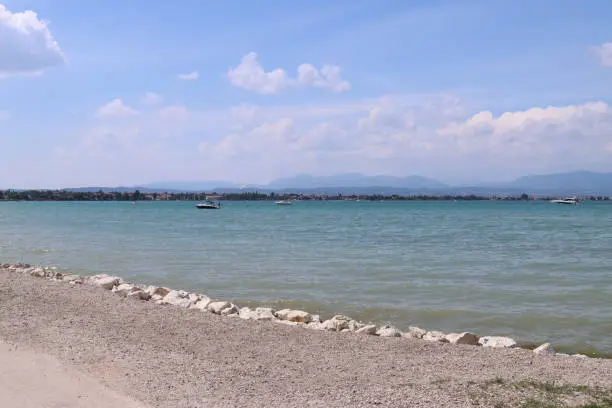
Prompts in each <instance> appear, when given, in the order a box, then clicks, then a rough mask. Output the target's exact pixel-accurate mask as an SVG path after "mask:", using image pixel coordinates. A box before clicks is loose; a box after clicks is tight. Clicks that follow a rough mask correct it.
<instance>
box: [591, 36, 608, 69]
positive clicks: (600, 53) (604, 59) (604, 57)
mask: <svg viewBox="0 0 612 408" xmlns="http://www.w3.org/2000/svg"><path fill="white" fill-rule="evenodd" d="M593 51H594V52H595V54H596V55H597V57H598V58H599V62H600V63H601V65H603V66H604V67H608V68H612V42H607V43H604V44H602V45H600V46H597V47H593Z"/></svg>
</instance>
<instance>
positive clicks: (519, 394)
mask: <svg viewBox="0 0 612 408" xmlns="http://www.w3.org/2000/svg"><path fill="white" fill-rule="evenodd" d="M470 385H473V386H474V387H475V388H476V389H475V390H474V389H472V390H471V391H470V392H469V395H470V399H471V400H472V404H473V405H474V406H494V407H496V408H512V407H515V408H570V407H572V408H612V388H602V387H590V386H586V385H573V384H561V383H556V382H553V381H538V380H535V379H526V380H522V381H519V382H515V383H511V382H507V381H506V380H504V379H503V378H501V377H495V378H492V379H490V380H486V381H484V382H483V383H480V384H473V383H470ZM585 401H588V402H586V403H585Z"/></svg>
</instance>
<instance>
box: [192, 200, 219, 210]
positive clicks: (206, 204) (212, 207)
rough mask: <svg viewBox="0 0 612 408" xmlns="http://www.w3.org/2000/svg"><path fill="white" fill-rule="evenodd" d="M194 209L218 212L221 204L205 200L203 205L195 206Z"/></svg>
mask: <svg viewBox="0 0 612 408" xmlns="http://www.w3.org/2000/svg"><path fill="white" fill-rule="evenodd" d="M196 208H199V209H201V210H218V209H220V208H221V203H218V202H214V201H209V200H207V201H204V202H203V203H198V204H196Z"/></svg>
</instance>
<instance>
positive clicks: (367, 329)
mask: <svg viewBox="0 0 612 408" xmlns="http://www.w3.org/2000/svg"><path fill="white" fill-rule="evenodd" d="M376 331H377V327H376V325H374V324H369V325H367V326H364V327H362V328H360V329H357V331H356V333H360V334H370V335H375V334H376Z"/></svg>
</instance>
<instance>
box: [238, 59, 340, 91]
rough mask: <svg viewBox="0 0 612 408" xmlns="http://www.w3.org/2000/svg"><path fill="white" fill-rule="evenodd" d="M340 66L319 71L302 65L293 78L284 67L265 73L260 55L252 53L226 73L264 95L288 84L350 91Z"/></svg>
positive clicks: (324, 67)
mask: <svg viewBox="0 0 612 408" xmlns="http://www.w3.org/2000/svg"><path fill="white" fill-rule="evenodd" d="M340 72H341V70H340V67H338V66H336V65H324V66H323V67H322V68H321V69H320V70H319V69H317V68H315V67H314V66H313V65H312V64H301V65H300V66H299V67H298V69H297V77H296V78H291V77H290V76H289V75H288V74H287V72H286V71H285V70H284V69H282V68H276V69H274V70H272V71H269V72H266V71H265V70H264V68H263V67H262V66H261V64H260V63H259V61H258V60H257V54H256V53H254V52H251V53H249V54H247V55H245V56H244V57H242V59H241V60H240V64H238V66H236V67H235V68H230V69H229V70H228V72H227V76H228V78H229V81H230V83H231V84H232V85H234V86H235V87H237V88H242V89H246V90H248V91H254V92H258V93H261V94H275V93H278V92H280V91H282V90H283V89H285V88H288V87H295V86H314V87H319V88H327V89H330V90H332V91H334V92H344V91H348V90H349V89H350V88H351V86H350V84H349V83H348V81H345V80H344V79H342V77H341V75H340Z"/></svg>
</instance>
